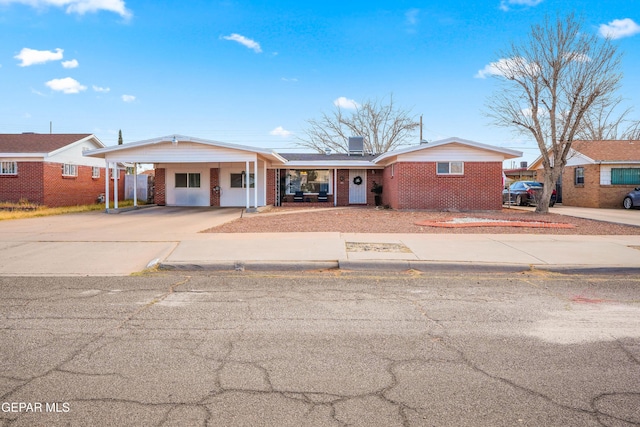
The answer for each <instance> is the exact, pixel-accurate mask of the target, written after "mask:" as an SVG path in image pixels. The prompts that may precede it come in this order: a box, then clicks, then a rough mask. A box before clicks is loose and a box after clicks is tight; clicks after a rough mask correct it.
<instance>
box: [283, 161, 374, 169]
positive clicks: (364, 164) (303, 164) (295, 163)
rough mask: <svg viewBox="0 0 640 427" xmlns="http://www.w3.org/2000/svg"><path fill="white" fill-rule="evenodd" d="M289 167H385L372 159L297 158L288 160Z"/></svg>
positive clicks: (287, 165) (286, 166)
mask: <svg viewBox="0 0 640 427" xmlns="http://www.w3.org/2000/svg"><path fill="white" fill-rule="evenodd" d="M284 168H287V169H296V168H311V169H384V167H383V166H381V165H376V164H374V163H372V162H370V161H363V160H360V161H354V160H345V161H335V160H334V161H329V160H316V161H303V160H296V161H290V162H287V163H286V164H285V165H284Z"/></svg>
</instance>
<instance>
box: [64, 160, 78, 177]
mask: <svg viewBox="0 0 640 427" xmlns="http://www.w3.org/2000/svg"><path fill="white" fill-rule="evenodd" d="M62 176H78V165H72V164H71V163H65V164H63V165H62Z"/></svg>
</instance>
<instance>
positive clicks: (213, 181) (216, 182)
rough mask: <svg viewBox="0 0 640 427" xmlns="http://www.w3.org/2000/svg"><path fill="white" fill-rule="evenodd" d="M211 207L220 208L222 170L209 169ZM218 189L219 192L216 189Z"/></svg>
mask: <svg viewBox="0 0 640 427" xmlns="http://www.w3.org/2000/svg"><path fill="white" fill-rule="evenodd" d="M209 182H210V184H209V187H210V188H209V206H220V189H219V188H220V187H219V186H220V169H218V168H211V169H209ZM215 187H218V191H215V190H214V188H215Z"/></svg>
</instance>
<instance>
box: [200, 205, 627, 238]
mask: <svg viewBox="0 0 640 427" xmlns="http://www.w3.org/2000/svg"><path fill="white" fill-rule="evenodd" d="M455 218H458V219H460V220H458V221H459V222H461V223H464V222H473V221H474V220H475V219H488V220H500V221H513V222H514V226H509V225H504V226H502V225H501V226H492V227H487V226H478V227H475V226H469V225H468V224H466V226H460V227H451V228H442V227H433V226H420V225H416V222H420V221H433V222H440V221H450V220H452V219H455ZM522 221H527V222H528V221H531V222H538V223H539V222H547V223H555V224H571V225H573V228H554V227H553V226H551V227H545V228H538V227H533V226H532V227H522V226H515V223H517V222H522ZM205 232H207V233H281V232H341V233H432V234H443V233H458V234H482V233H488V234H556V235H559V234H563V235H571V234H573V235H636V234H638V235H640V227H634V226H629V225H620V224H613V223H608V222H602V221H594V220H589V219H582V218H573V217H570V216H566V215H558V214H546V215H540V214H536V213H534V212H530V211H524V210H520V209H503V210H502V211H500V212H422V211H394V210H385V209H382V210H378V209H375V208H371V207H362V208H360V207H349V208H329V209H327V208H276V207H271V208H267V209H265V210H262V211H261V212H259V213H253V214H245V215H244V217H243V218H240V219H237V220H235V221H232V222H229V223H226V224H223V225H221V226H218V227H214V228H211V229H209V230H206V231H205Z"/></svg>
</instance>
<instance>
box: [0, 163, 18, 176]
mask: <svg viewBox="0 0 640 427" xmlns="http://www.w3.org/2000/svg"><path fill="white" fill-rule="evenodd" d="M0 175H18V162H0Z"/></svg>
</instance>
